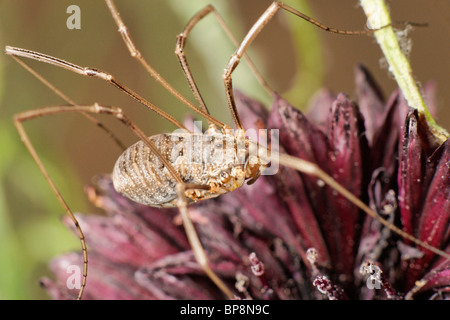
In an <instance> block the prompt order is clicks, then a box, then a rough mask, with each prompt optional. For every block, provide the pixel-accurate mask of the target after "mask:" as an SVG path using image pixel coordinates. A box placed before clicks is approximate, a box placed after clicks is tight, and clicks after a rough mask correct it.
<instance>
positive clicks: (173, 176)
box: [6, 0, 449, 299]
mask: <svg viewBox="0 0 450 320" xmlns="http://www.w3.org/2000/svg"><path fill="white" fill-rule="evenodd" d="M105 2H106V4H107V7H108V9H109V11H110V13H111V15H112V17H113V19H114V21H115V23H116V25H117V27H118V31H119V33H120V35H121V36H122V38H123V41H124V42H125V44H126V46H127V48H128V50H129V52H130V55H131V56H132V57H133V58H135V59H137V60H138V61H139V63H141V65H142V66H143V67H144V68H145V69H146V70H147V71H148V72H149V73H150V75H151V76H153V77H154V78H155V79H156V80H157V81H158V82H159V83H160V84H161V85H162V86H163V87H164V88H165V89H166V90H168V91H169V92H170V93H171V94H173V95H174V96H175V97H176V98H178V99H179V100H180V101H181V102H183V103H184V104H185V105H186V106H187V107H189V108H190V109H192V110H193V111H195V112H196V113H197V114H199V115H201V116H202V117H204V118H205V119H206V120H207V122H208V124H209V129H208V130H207V133H208V135H206V137H207V138H206V139H205V138H204V136H203V135H200V136H201V137H200V138H198V136H199V135H195V133H192V132H190V131H189V130H187V129H186V128H185V126H184V125H183V124H182V123H180V122H179V121H178V120H176V119H175V118H173V117H172V116H171V115H169V114H167V113H166V112H164V111H162V110H161V109H159V108H158V107H157V106H155V105H153V104H152V103H151V102H149V101H147V100H146V99H144V98H143V97H141V96H140V95H139V94H137V93H136V92H134V91H133V90H131V89H130V88H128V87H127V86H125V85H124V84H122V83H120V82H118V81H117V80H116V79H115V77H114V76H112V75H111V74H109V73H107V72H104V71H101V70H97V69H93V68H87V67H81V66H78V65H75V64H73V63H69V62H67V61H64V60H61V59H58V58H54V57H51V56H48V55H45V54H42V53H37V52H34V51H31V50H26V49H20V48H14V47H9V46H7V47H6V53H7V54H9V55H11V56H12V57H13V58H14V59H16V60H17V61H18V62H19V63H20V64H21V65H23V66H24V67H25V68H26V69H27V70H29V71H30V72H31V73H32V74H33V75H35V76H36V77H37V78H38V79H39V80H40V81H42V82H43V83H44V84H46V85H47V86H48V87H49V88H50V89H52V90H53V91H54V92H55V93H56V94H58V95H59V96H60V97H61V98H63V99H64V100H65V101H66V102H67V103H68V104H69V105H66V106H55V107H45V108H40V109H35V110H31V111H26V112H22V113H19V114H16V115H15V117H14V123H15V125H16V127H17V130H18V132H19V134H20V136H21V138H22V140H23V142H24V143H25V145H26V147H27V148H28V150H29V152H30V153H31V155H32V157H33V158H34V160H35V162H36V163H37V165H38V167H39V169H40V170H41V172H42V173H43V175H44V177H45V179H46V180H47V182H48V183H49V185H50V187H51V188H52V190H53V192H54V193H55V195H56V196H57V198H58V200H59V201H60V203H61V204H62V205H63V207H64V209H65V211H66V212H67V214H68V215H69V216H70V218H71V219H72V221H73V223H74V225H75V227H76V230H77V233H78V236H79V238H80V242H81V247H82V251H83V261H84V271H83V279H82V284H81V288H80V290H79V293H78V298H79V299H81V297H82V294H83V291H84V288H85V286H86V279H87V271H88V255H87V246H86V242H85V238H84V235H83V231H82V229H81V227H80V225H79V224H78V221H77V219H76V218H75V216H74V215H73V213H72V211H71V209H70V208H69V206H68V205H67V203H66V202H65V200H64V198H63V197H62V195H61V193H60V192H59V190H58V188H57V187H56V185H55V184H54V183H53V180H52V179H51V177H50V176H49V174H48V173H47V170H46V169H45V167H44V165H43V163H42V162H41V160H40V158H39V156H38V154H37V152H36V151H35V149H34V147H33V145H32V144H31V142H30V140H29V138H28V135H27V133H26V132H25V130H24V128H23V125H22V123H23V122H25V121H28V120H31V119H34V118H39V117H43V116H47V115H53V114H59V113H66V112H77V113H81V114H83V115H84V116H85V117H86V118H87V119H88V120H90V121H91V122H93V123H94V124H96V125H97V126H99V127H100V128H101V129H103V130H104V131H105V132H106V133H107V134H108V135H109V136H111V137H112V138H113V140H114V141H115V142H116V143H117V144H118V145H119V146H120V147H121V148H122V149H125V146H124V145H123V144H122V143H121V142H120V140H119V139H117V138H116V137H115V136H114V134H113V133H112V131H111V130H110V129H109V128H107V127H105V126H104V125H103V124H102V123H101V122H99V121H98V120H97V119H96V118H95V117H94V116H93V115H96V114H109V115H112V116H113V117H115V118H116V119H117V120H119V121H120V122H122V123H123V124H124V125H126V126H127V127H128V128H129V129H130V130H131V131H132V132H133V133H134V134H135V135H136V136H137V137H138V138H139V142H137V143H136V144H134V145H132V146H131V147H129V148H127V149H126V150H125V151H124V152H123V154H122V155H121V156H120V157H119V159H118V160H117V162H116V165H115V167H114V170H113V182H114V187H115V188H116V190H117V191H119V192H120V193H122V194H123V195H125V196H126V197H128V198H130V199H132V200H134V201H136V202H139V203H143V204H146V205H150V206H155V207H174V206H175V207H178V208H179V211H180V214H181V217H182V220H183V224H184V227H185V230H186V234H187V237H188V240H189V243H190V245H191V247H192V249H193V252H194V255H195V258H196V260H197V262H198V263H199V265H200V266H201V267H202V268H203V270H204V271H205V273H206V274H207V275H208V277H209V278H210V279H211V280H212V281H213V282H214V283H215V284H216V285H217V286H218V287H219V288H220V290H221V291H222V292H223V293H224V295H225V296H227V297H228V298H234V297H235V295H234V293H233V292H232V291H231V290H230V289H229V288H228V286H227V285H226V284H225V283H224V282H223V281H222V280H221V279H220V278H219V277H218V276H217V275H216V274H215V273H214V271H213V270H212V269H211V268H210V266H209V263H208V258H207V255H206V253H205V251H204V249H203V247H202V244H201V242H200V239H199V238H198V236H197V233H196V231H195V228H194V225H193V223H192V221H191V219H190V217H189V214H188V210H187V205H188V203H189V202H195V201H198V200H203V199H209V198H213V197H217V196H219V195H220V194H223V193H226V192H229V191H233V190H234V189H236V188H238V187H240V186H241V185H243V183H244V182H245V181H248V182H253V181H254V180H256V179H257V178H258V177H259V175H260V174H261V173H262V172H263V170H264V169H265V168H266V166H267V165H268V163H269V162H272V163H279V164H281V165H284V166H287V167H290V168H293V169H296V170H298V171H300V172H303V173H306V174H308V175H311V176H314V177H316V178H318V179H320V180H321V181H323V182H324V183H326V184H328V185H329V186H330V187H331V188H333V189H334V190H336V191H337V192H338V193H340V194H341V195H343V196H344V197H345V198H347V199H348V200H349V201H350V202H351V203H353V204H354V205H355V206H357V207H359V208H360V209H361V210H363V211H364V212H366V213H367V214H368V215H369V216H371V217H372V218H374V219H376V220H378V221H380V222H381V223H382V224H383V225H384V226H386V227H387V228H389V229H391V230H392V231H394V232H396V233H397V234H399V235H400V236H402V237H404V238H406V239H408V240H411V241H412V242H414V243H416V244H418V245H420V246H422V247H423V248H425V249H428V250H430V251H433V252H435V253H436V254H438V255H441V256H444V257H447V258H449V255H448V254H447V253H445V252H443V251H441V250H439V249H437V248H434V247H432V246H430V245H429V244H427V243H425V242H422V241H420V240H418V239H416V238H415V237H413V236H412V235H409V234H407V233H405V232H404V231H402V230H401V229H399V228H398V227H396V226H394V225H392V224H391V223H390V222H388V221H386V220H384V219H383V218H381V217H380V216H378V214H377V213H376V212H374V211H373V210H371V209H370V208H369V207H368V206H367V205H365V204H364V203H363V202H362V201H361V200H359V199H358V198H357V197H356V196H354V195H353V194H352V193H351V192H349V191H347V190H346V189H345V188H344V187H343V186H342V185H340V184H339V183H338V182H336V181H335V180H334V179H333V178H331V177H330V176H329V175H328V174H327V173H325V172H324V171H323V170H321V169H320V168H319V167H318V166H317V165H315V164H313V163H310V162H308V161H305V160H302V159H299V158H295V157H292V156H289V155H286V154H279V153H277V152H275V151H274V150H267V149H266V148H264V147H262V146H261V145H259V144H258V143H256V142H253V141H251V140H250V139H249V138H247V137H246V136H245V131H244V128H243V126H242V123H241V119H240V117H239V113H238V110H237V108H236V103H235V100H234V95H233V85H232V73H233V71H234V70H235V69H236V67H237V66H238V64H239V62H240V60H241V59H242V58H244V59H246V60H247V63H248V64H249V66H250V67H251V69H252V71H253V73H254V74H255V76H256V78H257V79H258V80H259V82H260V83H261V84H262V85H263V86H264V88H265V89H266V90H267V91H268V92H269V93H272V90H271V89H270V87H269V86H268V84H267V83H266V82H265V81H264V79H263V77H262V76H261V75H260V74H259V73H258V71H257V69H256V67H255V66H254V65H253V63H252V62H251V60H250V59H249V58H248V57H247V56H246V54H245V51H246V50H247V48H248V47H249V46H250V44H251V43H252V42H253V40H254V39H255V38H256V37H257V35H258V34H259V33H260V32H261V30H262V29H263V28H264V26H265V25H266V24H267V23H268V22H269V21H270V20H271V19H272V17H273V16H274V15H275V14H276V13H277V12H278V11H279V9H283V10H285V11H288V12H290V13H292V14H294V15H296V16H298V17H300V18H302V19H304V20H306V21H308V22H310V23H312V24H314V25H316V26H317V27H319V28H321V29H323V30H325V31H329V32H333V33H338V34H347V35H352V34H367V33H370V32H372V31H373V30H372V31H344V30H338V29H333V28H329V27H327V26H325V25H323V24H321V23H319V22H317V21H315V20H313V19H311V18H309V17H307V16H305V15H304V14H302V13H301V12H299V11H297V10H295V9H293V8H291V7H289V6H287V5H285V4H282V3H280V2H277V1H275V2H273V3H272V4H271V5H270V6H269V7H268V8H267V9H266V11H265V12H264V13H263V14H262V15H261V16H260V18H259V19H258V20H257V21H256V23H255V24H254V25H253V26H252V28H251V29H250V30H249V32H248V33H247V35H246V36H245V37H244V39H243V40H242V41H241V42H240V43H238V42H237V41H236V40H235V39H234V37H233V35H232V34H231V32H230V30H229V28H228V27H227V25H226V24H225V22H224V21H223V19H222V18H221V16H220V15H219V14H218V12H217V11H216V10H215V9H214V7H212V6H207V7H205V8H204V9H203V10H201V11H200V12H198V13H197V14H196V15H195V16H194V17H193V18H192V19H191V20H190V21H189V22H188V23H187V25H186V27H185V28H184V30H183V31H182V33H181V34H180V35H178V37H177V42H176V50H175V53H176V55H177V57H178V60H179V62H180V64H181V67H182V69H183V72H184V74H185V76H186V78H187V81H188V83H189V85H190V87H191V89H192V92H193V94H194V97H195V100H196V101H197V103H198V106H196V105H194V104H193V103H192V102H190V101H189V100H187V99H186V98H185V97H184V96H182V95H181V94H180V93H179V92H178V91H177V90H176V89H175V88H173V87H172V86H171V85H170V84H169V83H168V82H167V81H166V80H165V79H164V78H163V77H161V75H160V74H159V73H158V72H157V71H156V70H155V69H154V68H153V67H152V66H151V65H150V64H149V63H148V62H147V61H146V60H145V58H144V57H143V56H142V54H141V53H140V52H139V51H138V49H137V48H136V46H135V44H134V42H133V40H132V39H131V35H130V34H129V32H128V30H127V27H126V25H125V24H124V22H123V20H122V19H121V17H120V15H119V12H118V10H117V8H116V7H115V5H114V3H113V1H112V0H105ZM210 13H211V14H213V15H214V17H215V18H216V19H217V21H218V22H219V25H220V26H221V27H222V28H223V29H224V30H225V32H226V33H227V35H228V37H229V38H230V39H231V40H232V41H233V43H234V44H235V45H236V47H237V50H236V51H235V53H234V54H233V55H232V56H231V58H230V60H229V62H228V64H227V66H226V68H225V70H224V73H223V80H224V86H225V93H226V97H227V102H228V106H229V109H230V111H231V115H232V117H233V120H234V124H235V126H236V128H237V130H235V131H232V130H231V129H230V127H228V126H227V125H225V124H224V123H222V122H220V121H219V120H217V119H215V118H213V117H212V116H210V114H209V111H208V108H207V106H206V104H205V102H204V100H203V98H202V96H201V94H200V91H199V89H198V87H197V85H196V82H195V80H194V77H193V75H192V73H191V71H190V68H189V65H188V62H187V59H186V56H185V53H184V46H185V43H186V41H187V39H188V36H189V33H190V32H191V30H192V29H193V28H194V27H195V25H196V24H197V23H198V22H199V21H200V20H201V19H202V18H204V17H205V16H207V15H208V14H210ZM19 57H24V58H30V59H34V60H38V61H41V62H45V63H49V64H53V65H55V66H58V67H62V68H65V69H68V70H70V71H73V72H76V73H78V74H80V75H84V76H90V77H95V78H99V79H102V80H104V81H106V82H108V83H109V84H111V85H113V86H115V87H117V88H118V89H119V90H121V91H122V92H124V93H126V94H128V95H129V96H130V97H132V98H133V99H135V100H136V101H138V102H139V103H141V104H142V105H144V106H145V107H147V108H149V109H151V110H152V111H154V112H156V113H157V114H159V115H160V116H162V117H163V118H165V119H166V120H168V121H170V122H172V123H173V124H175V125H176V126H177V127H179V128H180V129H183V131H182V132H178V133H171V134H159V135H155V136H152V137H147V135H146V134H145V133H144V132H143V131H142V130H141V129H140V128H139V127H138V126H137V125H136V124H135V123H134V122H133V121H132V120H131V119H129V118H128V117H127V116H126V115H125V113H124V112H123V110H122V109H121V108H118V107H111V106H105V105H100V104H97V103H96V104H94V105H79V104H77V103H75V102H74V101H73V100H71V99H70V98H69V97H67V96H65V95H64V94H63V93H62V92H60V91H59V90H58V89H57V88H55V87H54V86H53V85H52V84H50V83H49V82H47V81H46V80H45V79H44V78H43V77H42V76H40V75H39V74H37V73H36V72H35V71H34V70H33V69H31V68H30V67H29V66H28V65H26V64H25V63H24V62H23V61H22V60H21V59H20V58H19ZM196 138H198V139H197V140H195V139H196ZM194 140H195V141H197V143H198V144H193V143H192V141H194ZM199 146H200V147H199ZM174 150H175V151H176V152H174ZM198 150H200V151H201V152H199V151H198ZM230 150H231V153H230Z"/></svg>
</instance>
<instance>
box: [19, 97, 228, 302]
mask: <svg viewBox="0 0 450 320" xmlns="http://www.w3.org/2000/svg"><path fill="white" fill-rule="evenodd" d="M67 112H78V113H80V112H81V113H94V114H109V115H112V116H114V117H115V118H116V119H118V120H119V121H121V122H122V123H123V124H124V125H126V126H127V127H128V128H129V129H130V130H132V131H133V133H134V134H135V135H136V136H137V137H138V138H139V139H141V140H142V141H143V142H144V143H145V144H146V145H147V146H148V147H149V148H150V150H151V151H152V152H154V153H155V155H156V156H157V157H158V158H159V159H160V161H161V162H162V163H163V164H164V166H165V167H166V168H167V169H168V170H169V172H170V174H171V176H172V177H173V178H174V179H175V180H176V182H177V192H178V191H179V190H184V191H185V190H186V189H209V186H203V185H189V184H185V183H184V182H183V180H182V179H181V177H180V175H179V174H178V173H177V171H176V170H175V169H174V168H173V166H172V164H171V163H170V162H169V161H168V160H167V159H166V158H165V157H164V156H163V155H162V154H161V153H160V151H159V150H158V148H157V147H156V145H155V144H154V143H153V142H152V141H151V140H150V139H149V138H148V137H147V136H146V135H145V133H144V132H143V131H142V130H141V129H140V128H139V127H138V126H137V125H136V124H135V123H134V122H133V121H131V120H130V119H129V118H128V117H127V116H126V115H125V114H124V113H123V111H122V109H120V108H117V107H110V106H103V105H99V104H94V105H92V106H79V105H74V106H55V107H46V108H41V109H36V110H31V111H25V112H22V113H19V114H17V115H15V116H14V124H15V125H16V128H17V130H18V132H19V134H20V137H21V139H22V141H23V142H24V143H25V146H26V147H27V149H28V151H29V152H30V154H31V155H32V157H33V159H34V160H35V162H36V164H37V165H38V167H39V169H40V170H41V172H42V174H43V175H44V178H45V179H46V181H47V182H48V183H49V185H50V187H51V189H52V190H53V192H54V193H55V195H56V197H57V198H58V201H59V202H60V203H61V204H62V206H63V207H64V209H65V211H66V212H67V214H68V215H69V217H70V218H71V219H72V221H73V223H74V225H75V227H76V230H77V233H78V236H79V239H80V242H81V248H82V251H83V263H84V268H83V280H82V284H81V288H80V291H79V293H78V299H81V298H82V295H83V291H84V288H85V286H86V278H87V270H88V256H87V247H86V241H85V237H84V234H83V231H82V229H81V227H80V225H79V223H78V221H77V219H76V218H75V216H74V214H73V212H72V210H71V209H70V207H69V206H68V205H67V203H66V202H65V200H64V198H63V197H62V195H61V193H60V192H59V190H58V188H57V187H56V185H55V184H54V182H53V180H52V179H51V177H50V175H49V174H48V172H47V170H46V169H45V166H44V165H43V163H42V161H41V160H40V158H39V156H38V154H37V152H36V150H35V148H34V147H33V145H32V143H31V141H30V139H29V137H28V135H27V133H26V131H25V130H24V128H23V125H22V122H25V121H28V120H31V119H35V118H39V117H44V116H49V115H54V114H60V113H67ZM178 194H179V193H178ZM183 196H184V198H183V197H181V200H180V204H181V205H180V213H181V216H182V218H183V224H184V227H185V229H186V235H187V237H188V239H189V242H190V243H191V245H192V249H193V252H194V255H195V257H196V259H197V261H198V263H199V265H200V266H201V267H202V268H203V270H204V271H205V273H206V275H207V276H208V277H209V278H210V279H211V280H212V281H213V282H214V283H215V284H216V285H217V286H218V287H219V288H220V289H221V290H222V291H223V292H224V294H225V295H226V296H227V297H229V298H233V297H234V295H233V294H232V292H231V291H230V290H229V289H228V287H227V286H226V285H225V284H224V283H223V281H222V280H220V278H219V277H218V276H217V275H216V274H215V273H214V271H212V269H211V268H210V267H209V264H208V259H207V256H206V253H205V251H204V249H203V247H202V245H201V243H200V240H199V239H198V236H197V233H196V231H195V228H194V227H193V224H192V221H191V220H190V217H189V215H188V214H187V208H186V205H187V203H186V198H185V194H184V193H183ZM179 198H180V196H179ZM183 199H184V202H183Z"/></svg>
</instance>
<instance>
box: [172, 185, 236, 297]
mask: <svg viewBox="0 0 450 320" xmlns="http://www.w3.org/2000/svg"><path fill="white" fill-rule="evenodd" d="M188 188H190V189H197V187H195V186H191V187H189V186H186V184H184V183H178V184H177V196H178V209H179V211H180V214H181V218H182V219H183V224H184V228H185V230H186V235H187V237H188V240H189V244H190V245H191V248H192V251H193V252H194V256H195V259H196V260H197V262H198V264H199V265H200V266H201V267H202V268H203V270H204V271H205V273H206V274H207V275H208V277H209V278H210V279H211V280H212V281H213V282H214V283H215V284H216V286H217V287H218V288H219V289H220V290H221V291H222V292H223V293H224V294H225V295H226V296H227V297H228V298H229V299H234V298H235V295H234V294H233V292H231V290H230V289H228V287H227V285H226V284H225V283H224V282H223V281H222V280H221V279H220V278H219V277H218V276H217V275H216V274H215V273H214V271H213V270H212V269H211V267H210V266H209V264H208V257H207V256H206V253H205V250H204V249H203V246H202V244H201V242H200V239H199V238H198V235H197V232H196V231H195V228H194V225H193V224H192V220H191V218H190V217H189V214H188V209H187V200H186V193H185V192H186V190H187V189H188Z"/></svg>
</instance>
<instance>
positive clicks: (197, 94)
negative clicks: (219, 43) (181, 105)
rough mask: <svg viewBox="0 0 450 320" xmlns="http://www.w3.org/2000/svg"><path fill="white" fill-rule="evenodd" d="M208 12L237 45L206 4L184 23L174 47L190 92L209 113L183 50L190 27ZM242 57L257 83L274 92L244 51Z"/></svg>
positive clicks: (215, 11)
mask: <svg viewBox="0 0 450 320" xmlns="http://www.w3.org/2000/svg"><path fill="white" fill-rule="evenodd" d="M210 13H213V15H214V17H215V18H216V19H217V21H218V22H219V25H220V26H221V27H222V29H223V30H224V31H225V33H226V34H227V36H228V38H230V40H231V41H232V42H233V44H234V45H235V46H236V48H237V47H238V46H239V43H238V42H237V40H236V39H235V37H234V36H233V34H232V32H231V30H230V28H229V27H228V26H227V24H226V23H225V21H224V20H223V19H222V17H221V16H220V14H219V12H217V10H216V9H215V8H214V7H213V6H212V5H208V6H206V7H205V8H203V9H202V10H200V11H199V12H197V13H196V14H195V15H194V16H193V17H192V18H191V19H190V20H189V21H188V23H187V24H186V26H185V27H184V29H183V32H181V33H180V34H179V35H178V36H177V42H176V47H175V54H176V55H177V57H178V60H179V62H180V64H181V67H182V69H183V72H184V74H185V76H186V79H187V81H188V83H189V86H190V87H191V89H192V92H193V93H194V96H195V99H196V100H197V102H198V103H199V104H200V107H201V108H203V110H204V111H205V112H208V113H209V111H208V108H207V107H206V104H205V102H204V100H203V98H202V96H201V94H200V91H199V90H198V87H197V85H196V83H195V80H194V77H193V75H192V72H191V70H190V68H189V64H188V62H187V59H186V54H185V52H184V47H185V45H186V41H187V38H188V36H189V34H190V33H191V31H192V29H193V28H194V27H195V26H196V25H197V23H198V22H199V21H200V20H202V19H203V18H204V17H206V16H207V15H208V14H210ZM244 59H246V61H247V63H248V65H249V66H250V69H251V70H252V72H253V74H254V75H255V77H256V78H257V80H258V81H259V83H261V85H262V86H263V87H264V88H265V89H266V91H267V92H268V93H269V95H270V96H272V95H273V93H274V92H273V90H272V89H271V88H270V87H269V85H268V84H267V82H266V81H265V80H264V78H263V77H262V75H261V74H260V73H259V71H258V70H257V68H256V66H255V65H254V64H253V62H252V61H251V60H250V58H249V57H248V56H247V54H245V53H244Z"/></svg>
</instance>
